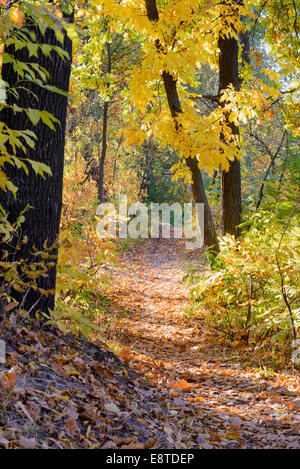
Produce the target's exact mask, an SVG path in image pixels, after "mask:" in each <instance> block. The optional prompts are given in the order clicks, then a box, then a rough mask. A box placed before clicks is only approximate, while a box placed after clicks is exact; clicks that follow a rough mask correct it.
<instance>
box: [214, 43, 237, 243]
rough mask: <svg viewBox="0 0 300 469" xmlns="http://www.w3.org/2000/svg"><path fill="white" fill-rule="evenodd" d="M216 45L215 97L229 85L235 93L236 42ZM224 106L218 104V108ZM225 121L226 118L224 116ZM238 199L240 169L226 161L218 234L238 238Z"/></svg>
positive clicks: (234, 128)
mask: <svg viewBox="0 0 300 469" xmlns="http://www.w3.org/2000/svg"><path fill="white" fill-rule="evenodd" d="M218 46H219V49H220V53H219V96H220V93H221V92H222V91H223V90H225V89H226V88H228V86H229V85H232V86H233V88H234V89H235V90H237V91H238V90H239V87H240V82H239V67H238V50H239V49H238V47H239V44H238V41H237V40H236V39H235V38H233V37H230V38H228V37H222V36H221V35H220V37H219V41H218ZM222 104H223V105H224V104H225V103H224V102H223V103H220V105H222ZM227 118H228V117H227ZM227 125H228V126H229V127H230V128H231V130H232V134H233V135H238V134H239V129H238V127H236V126H235V125H234V123H233V122H231V123H230V122H229V121H228V120H227ZM241 212H242V196H241V169H240V162H239V161H238V160H237V159H236V158H235V159H234V160H233V161H232V162H230V167H229V171H227V172H226V171H224V170H221V223H220V228H221V235H222V236H224V235H225V234H227V233H229V234H231V235H234V236H238V235H239V228H238V225H239V224H240V223H241V221H242V219H241Z"/></svg>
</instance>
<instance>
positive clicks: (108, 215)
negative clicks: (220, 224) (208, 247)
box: [96, 195, 204, 249]
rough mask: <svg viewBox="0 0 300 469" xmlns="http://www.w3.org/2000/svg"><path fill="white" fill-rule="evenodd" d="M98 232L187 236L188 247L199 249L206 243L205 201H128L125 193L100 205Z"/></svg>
mask: <svg viewBox="0 0 300 469" xmlns="http://www.w3.org/2000/svg"><path fill="white" fill-rule="evenodd" d="M96 215H97V216H98V217H99V222H98V224H97V233H98V235H99V236H100V237H101V238H106V237H119V238H121V239H122V238H123V239H125V238H128V237H129V238H132V239H138V238H154V239H155V238H160V237H161V238H165V239H169V238H171V232H173V236H174V238H177V239H185V245H186V249H199V248H201V247H202V246H203V244H204V204H200V203H196V204H195V203H193V202H188V203H184V204H180V203H178V202H174V203H173V204H171V205H170V204H167V203H166V202H163V203H161V204H159V203H151V204H150V206H149V205H147V204H143V203H141V202H134V203H132V204H130V205H128V199H127V196H126V195H121V196H120V198H119V204H118V208H117V207H116V206H115V205H114V204H113V203H108V202H104V203H101V204H100V205H98V207H97V211H96Z"/></svg>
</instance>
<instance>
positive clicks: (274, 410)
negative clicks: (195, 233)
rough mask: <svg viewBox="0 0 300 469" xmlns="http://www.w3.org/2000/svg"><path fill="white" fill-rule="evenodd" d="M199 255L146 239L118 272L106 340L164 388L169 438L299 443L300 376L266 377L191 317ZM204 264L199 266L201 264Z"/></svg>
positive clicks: (229, 444) (208, 443)
mask: <svg viewBox="0 0 300 469" xmlns="http://www.w3.org/2000/svg"><path fill="white" fill-rule="evenodd" d="M191 262H194V263H195V254H192V255H191V254H187V251H185V249H184V245H183V242H182V241H172V240H149V241H145V242H144V243H141V244H140V245H138V246H137V247H135V248H134V249H132V250H131V251H126V252H125V253H123V254H122V255H121V256H120V264H121V265H122V268H116V269H115V270H114V282H113V288H112V290H111V291H110V292H109V297H110V300H111V313H113V314H111V315H110V323H109V326H108V327H107V334H108V337H109V340H110V341H111V342H112V343H114V344H118V345H119V346H120V348H121V349H122V352H121V358H123V359H124V360H126V361H128V362H129V363H130V365H131V367H133V368H135V369H137V371H138V372H139V373H142V374H143V375H144V376H145V377H146V378H147V379H148V380H150V381H151V382H152V384H153V385H154V386H156V387H157V388H159V390H160V391H161V398H162V401H163V403H164V405H165V406H166V407H167V408H168V409H169V420H168V421H167V422H166V428H167V429H168V428H169V430H167V431H169V432H170V440H172V441H173V442H174V444H175V445H176V446H177V447H178V448H180V447H188V448H300V438H299V434H300V418H299V417H300V414H299V411H300V393H299V391H300V389H299V376H298V377H297V376H296V375H295V374H286V373H282V372H281V373H274V374H272V375H271V377H266V375H265V376H262V374H261V373H259V372H258V370H257V368H254V367H252V366H251V364H250V366H249V364H248V366H246V364H245V356H246V355H245V352H244V359H243V360H241V359H240V357H239V356H238V354H237V352H235V351H234V350H230V349H228V348H226V347H224V348H222V347H221V346H220V345H219V346H215V345H214V342H213V341H212V337H211V336H210V335H209V334H208V333H207V331H205V330H204V328H203V327H202V325H201V322H199V320H198V321H195V319H193V318H188V317H187V315H186V314H185V310H186V308H187V306H188V289H187V286H186V285H185V284H183V283H181V280H182V277H183V276H184V274H185V273H186V269H187V267H188V266H189V265H190V264H191ZM196 263H197V264H198V265H199V266H201V263H200V262H199V260H198V261H196Z"/></svg>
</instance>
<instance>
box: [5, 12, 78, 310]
mask: <svg viewBox="0 0 300 469" xmlns="http://www.w3.org/2000/svg"><path fill="white" fill-rule="evenodd" d="M65 19H66V20H67V21H72V20H73V15H70V16H68V17H66V18H65ZM30 28H31V29H33V30H34V31H35V34H36V42H37V43H39V44H49V45H51V46H59V47H61V48H63V49H64V50H65V51H67V52H68V53H69V56H70V60H67V59H65V60H63V59H62V58H61V57H60V56H59V55H58V54H57V53H56V52H55V51H51V57H49V56H48V57H47V56H45V55H43V54H42V53H41V52H40V49H39V53H38V57H33V56H32V57H29V55H28V51H27V49H21V50H18V51H15V49H14V47H13V46H9V47H7V49H6V50H5V53H9V54H12V55H13V56H14V57H15V58H16V59H17V60H19V61H22V62H27V63H38V64H39V65H40V66H41V67H44V68H45V69H46V70H47V71H48V72H49V79H48V81H47V84H48V85H51V86H55V87H57V88H59V89H60V90H62V91H66V92H67V91H68V88H69V78H70V72H71V54H72V42H71V40H70V39H69V38H68V37H67V35H66V34H65V37H64V44H63V45H61V43H60V42H58V41H57V39H56V36H55V33H54V31H53V30H51V29H49V28H47V30H46V31H45V33H44V34H43V35H42V34H41V32H40V30H39V29H38V28H36V27H35V26H34V25H32V26H31V27H30ZM2 79H3V80H5V81H6V82H7V83H8V84H9V87H10V88H13V87H15V86H16V84H17V83H18V80H19V78H18V75H17V74H16V73H15V71H14V69H13V66H12V64H11V63H7V64H5V63H4V65H3V67H2ZM22 86H23V87H25V89H19V90H18V92H19V98H18V99H17V98H16V97H15V96H14V95H13V94H11V93H8V98H7V102H8V104H10V105H12V104H14V103H16V104H17V105H18V106H20V107H23V108H35V109H39V110H46V111H48V112H50V113H51V114H53V116H55V117H56V118H57V119H58V120H59V123H57V124H54V125H55V131H53V130H51V129H50V128H49V127H48V126H47V125H45V124H44V123H42V121H39V123H38V124H37V125H36V126H34V125H33V124H32V122H31V121H30V120H29V118H28V117H27V115H26V114H25V113H24V112H22V113H16V114H14V113H13V112H12V111H11V110H10V109H8V108H7V109H4V110H3V111H2V112H1V116H0V119H1V121H2V122H4V123H5V124H6V125H7V126H8V127H9V128H11V129H16V130H25V129H29V130H31V131H33V132H34V133H35V135H36V136H37V141H36V145H35V148H34V149H31V148H29V147H28V148H27V151H26V155H24V153H23V152H22V150H17V156H19V157H28V158H30V159H32V160H36V161H40V162H42V163H45V164H46V165H48V166H49V167H50V168H51V171H52V174H53V176H50V175H45V177H44V178H42V177H41V176H40V175H36V174H35V172H34V171H33V170H32V169H31V168H30V167H29V175H26V174H25V172H24V171H23V170H21V169H16V168H14V167H12V166H9V165H7V166H6V167H5V172H6V174H7V175H8V177H9V178H10V179H11V180H12V182H13V183H14V184H15V185H16V186H17V187H18V191H17V198H16V199H15V198H14V197H13V196H12V194H11V193H9V192H3V191H0V204H1V205H2V206H3V207H4V209H5V210H6V211H7V213H8V218H9V220H10V221H12V222H13V221H15V220H16V218H17V217H18V215H19V214H20V212H21V211H22V210H23V209H24V208H25V207H26V206H27V205H28V204H29V205H30V206H31V208H30V209H29V210H28V211H27V212H26V215H25V217H26V220H25V222H24V223H23V224H22V235H23V236H25V235H26V236H27V238H28V241H27V243H26V244H22V246H21V250H19V251H17V252H16V253H14V247H13V246H12V248H11V255H14V257H15V259H17V260H18V259H24V261H25V263H27V264H30V262H32V261H33V262H36V261H37V260H38V259H39V258H38V259H37V258H36V257H35V256H33V255H32V253H33V252H34V250H41V251H43V250H44V243H46V245H47V246H48V247H51V246H53V245H55V243H56V242H57V239H58V234H59V225H60V217H61V208H62V185H63V166H64V144H65V129H66V111H67V97H66V96H63V95H61V94H58V93H54V92H52V91H49V90H46V89H45V88H42V87H40V86H38V85H36V84H33V83H30V82H29V81H27V82H22ZM51 254H52V255H54V256H55V255H56V254H57V247H54V248H53V249H52V251H51ZM45 262H46V263H49V262H50V260H46V261H45ZM51 262H52V263H53V262H54V265H53V264H52V267H51V268H50V270H49V271H48V274H47V276H40V277H39V279H38V281H37V285H38V288H41V289H43V290H54V289H55V287H56V259H54V260H53V259H51ZM11 294H12V296H13V297H14V298H16V299H17V300H18V301H19V302H20V301H21V300H22V298H23V297H24V293H20V292H15V291H12V292H11ZM54 302H55V297H54V294H53V293H52V294H50V295H41V293H40V292H39V291H38V290H36V289H33V288H31V289H30V290H29V291H28V292H27V295H26V301H25V302H24V304H23V307H24V308H25V309H26V310H30V309H31V310H32V313H34V312H36V311H41V312H47V310H48V309H50V310H53V309H54Z"/></svg>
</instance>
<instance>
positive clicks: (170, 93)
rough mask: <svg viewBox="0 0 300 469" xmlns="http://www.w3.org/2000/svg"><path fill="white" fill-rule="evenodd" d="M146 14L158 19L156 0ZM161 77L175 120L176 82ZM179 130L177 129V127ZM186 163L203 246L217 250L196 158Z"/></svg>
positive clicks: (167, 76) (164, 75)
mask: <svg viewBox="0 0 300 469" xmlns="http://www.w3.org/2000/svg"><path fill="white" fill-rule="evenodd" d="M145 4H146V9H147V16H148V19H149V20H150V21H158V20H159V15H158V10H157V6H156V0H145ZM156 46H157V49H158V51H159V50H160V44H159V42H157V43H156ZM162 79H163V82H164V87H165V91H166V95H167V99H168V104H169V108H170V112H171V115H172V117H173V119H174V121H175V125H176V117H177V116H178V114H181V113H182V108H181V103H180V99H179V95H178V90H177V84H176V80H175V78H174V77H173V76H172V75H171V74H170V73H169V72H167V71H163V73H162ZM178 130H179V129H178ZM186 164H187V166H188V168H189V170H190V171H191V174H192V191H193V196H194V200H195V202H196V203H203V204H204V244H205V246H207V247H209V246H212V247H214V250H215V251H218V250H219V244H218V238H217V234H216V229H215V224H214V221H213V217H212V214H211V210H210V207H209V204H208V200H207V196H206V192H205V187H204V183H203V179H202V174H201V171H200V169H199V166H198V161H197V159H196V158H192V157H189V158H186Z"/></svg>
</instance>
